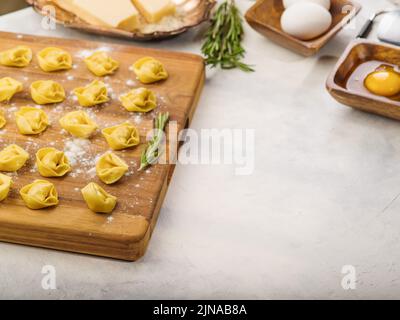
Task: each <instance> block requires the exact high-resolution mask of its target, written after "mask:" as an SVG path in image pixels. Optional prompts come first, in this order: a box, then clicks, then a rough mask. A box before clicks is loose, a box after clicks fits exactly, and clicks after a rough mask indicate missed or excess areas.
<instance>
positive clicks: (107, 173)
mask: <svg viewBox="0 0 400 320" xmlns="http://www.w3.org/2000/svg"><path fill="white" fill-rule="evenodd" d="M127 171H128V165H127V164H126V162H125V161H124V160H122V159H121V158H120V157H118V156H117V155H116V154H114V153H112V152H107V153H105V154H103V155H102V156H101V157H100V159H99V160H98V161H97V163H96V172H97V175H98V176H99V178H100V180H101V181H103V182H104V183H106V184H112V183H114V182H117V181H118V180H119V179H121V178H122V176H123V175H124V174H125V173H126V172H127Z"/></svg>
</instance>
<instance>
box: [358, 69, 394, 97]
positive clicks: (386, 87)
mask: <svg viewBox="0 0 400 320" xmlns="http://www.w3.org/2000/svg"><path fill="white" fill-rule="evenodd" d="M364 85H365V87H366V88H367V89H368V90H369V91H370V92H372V93H373V94H376V95H378V96H383V97H392V96H395V95H397V94H399V93H400V73H399V72H396V71H395V70H394V68H393V67H389V66H384V67H380V68H378V69H377V70H375V71H374V72H372V73H370V74H369V75H368V76H367V78H366V79H365V81H364Z"/></svg>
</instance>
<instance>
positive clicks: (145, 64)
mask: <svg viewBox="0 0 400 320" xmlns="http://www.w3.org/2000/svg"><path fill="white" fill-rule="evenodd" d="M133 71H134V72H135V74H136V76H137V78H138V79H139V80H140V82H142V83H153V82H157V81H160V80H164V79H167V78H168V72H167V70H165V68H164V66H163V64H162V63H161V62H160V61H158V60H156V59H154V58H151V57H144V58H141V59H139V60H138V61H136V62H135V63H134V64H133Z"/></svg>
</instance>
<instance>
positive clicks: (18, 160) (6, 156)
mask: <svg viewBox="0 0 400 320" xmlns="http://www.w3.org/2000/svg"><path fill="white" fill-rule="evenodd" d="M28 159H29V153H28V152H26V151H25V150H24V149H22V148H21V147H20V146H17V145H16V144H11V145H9V146H7V147H5V148H4V149H3V150H1V151H0V171H6V172H14V171H17V170H19V169H21V168H22V167H23V166H24V164H25V162H26V161H27V160H28Z"/></svg>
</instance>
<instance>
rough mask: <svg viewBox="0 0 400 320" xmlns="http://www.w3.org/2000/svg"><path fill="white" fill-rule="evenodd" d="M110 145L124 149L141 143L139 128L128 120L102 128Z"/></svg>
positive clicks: (116, 148) (115, 148) (117, 148)
mask: <svg viewBox="0 0 400 320" xmlns="http://www.w3.org/2000/svg"><path fill="white" fill-rule="evenodd" d="M102 133H103V136H104V138H105V139H106V140H107V143H108V145H109V146H110V147H111V148H112V149H114V150H122V149H126V148H129V147H133V146H136V145H138V144H139V142H140V136H139V132H138V130H137V129H136V128H135V127H134V126H133V125H131V124H130V123H128V122H125V123H122V124H119V125H117V126H113V127H109V128H105V129H103V130H102Z"/></svg>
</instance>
